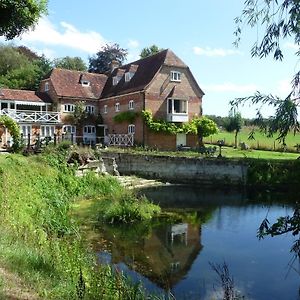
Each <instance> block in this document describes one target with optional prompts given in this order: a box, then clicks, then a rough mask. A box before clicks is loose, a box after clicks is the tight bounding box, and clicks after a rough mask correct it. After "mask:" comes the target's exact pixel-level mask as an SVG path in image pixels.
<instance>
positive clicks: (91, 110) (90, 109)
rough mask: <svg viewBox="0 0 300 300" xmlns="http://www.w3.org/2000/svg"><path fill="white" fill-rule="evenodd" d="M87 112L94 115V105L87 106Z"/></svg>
mask: <svg viewBox="0 0 300 300" xmlns="http://www.w3.org/2000/svg"><path fill="white" fill-rule="evenodd" d="M85 111H86V112H87V113H88V114H94V113H95V106H94V105H87V106H86V107H85Z"/></svg>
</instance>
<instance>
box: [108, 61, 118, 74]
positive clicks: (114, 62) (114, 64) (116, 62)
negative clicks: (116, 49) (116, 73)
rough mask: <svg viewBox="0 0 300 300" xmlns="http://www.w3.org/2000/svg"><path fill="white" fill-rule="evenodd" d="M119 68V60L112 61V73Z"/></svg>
mask: <svg viewBox="0 0 300 300" xmlns="http://www.w3.org/2000/svg"><path fill="white" fill-rule="evenodd" d="M117 68H119V62H118V61H117V60H112V61H111V63H110V72H111V73H112V72H113V70H114V69H117Z"/></svg>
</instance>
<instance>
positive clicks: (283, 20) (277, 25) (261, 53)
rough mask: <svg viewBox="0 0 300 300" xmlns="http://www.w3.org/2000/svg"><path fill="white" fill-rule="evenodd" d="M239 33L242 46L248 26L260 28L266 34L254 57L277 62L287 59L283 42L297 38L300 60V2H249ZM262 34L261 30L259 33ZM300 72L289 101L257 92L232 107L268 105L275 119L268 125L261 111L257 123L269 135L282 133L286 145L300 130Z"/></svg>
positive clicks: (239, 22) (238, 20)
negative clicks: (289, 138)
mask: <svg viewBox="0 0 300 300" xmlns="http://www.w3.org/2000/svg"><path fill="white" fill-rule="evenodd" d="M235 22H236V24H237V28H236V31H235V35H236V41H235V44H236V45H237V46H238V44H239V42H240V40H241V34H242V28H243V26H244V25H248V26H250V27H257V28H259V29H261V28H262V29H263V30H264V34H263V35H262V36H261V37H259V36H258V37H257V40H256V41H255V43H254V44H253V47H252V49H251V54H252V56H257V57H259V58H263V57H266V56H269V55H273V57H274V59H275V60H282V59H283V58H284V53H283V48H282V40H283V39H285V38H293V39H294V43H295V45H296V46H297V47H298V51H297V52H296V53H295V54H296V56H299V55H300V49H299V45H300V2H299V0H281V1H279V0H256V1H254V0H247V1H245V4H244V10H243V12H242V14H241V16H239V17H237V18H236V19H235ZM258 31H259V30H257V32H258ZM299 92H300V71H298V72H297V73H296V74H295V76H294V78H293V79H292V89H291V91H290V93H289V94H288V95H286V97H285V98H283V99H281V98H279V97H277V96H274V95H272V94H269V95H265V94H262V93H260V92H257V93H256V94H255V95H252V96H249V97H243V98H237V99H234V100H232V101H231V105H232V106H239V105H243V104H244V103H245V102H247V101H248V102H250V103H252V104H266V105H270V106H273V107H274V108H275V115H274V116H273V117H271V118H270V119H269V120H268V122H267V123H266V122H265V120H264V119H263V116H262V114H261V113H260V110H259V109H258V111H257V123H258V124H259V125H260V127H261V129H263V130H265V131H267V132H268V133H269V135H273V134H274V133H275V132H278V133H279V135H278V139H279V141H280V142H282V143H283V144H285V138H286V135H287V134H288V132H289V131H291V130H292V131H294V133H296V132H297V131H299V130H300V126H299V121H298V119H297V118H298V113H297V108H298V107H299V105H300V102H299V95H300V93H299Z"/></svg>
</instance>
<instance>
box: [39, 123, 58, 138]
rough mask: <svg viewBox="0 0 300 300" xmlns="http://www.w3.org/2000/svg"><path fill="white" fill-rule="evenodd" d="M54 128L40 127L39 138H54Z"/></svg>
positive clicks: (52, 126) (48, 126)
mask: <svg viewBox="0 0 300 300" xmlns="http://www.w3.org/2000/svg"><path fill="white" fill-rule="evenodd" d="M54 133H55V126H54V125H41V128H40V136H41V137H49V136H50V137H54Z"/></svg>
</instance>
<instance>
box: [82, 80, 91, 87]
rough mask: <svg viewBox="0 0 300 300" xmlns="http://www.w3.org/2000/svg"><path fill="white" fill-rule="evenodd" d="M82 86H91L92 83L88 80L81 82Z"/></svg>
mask: <svg viewBox="0 0 300 300" xmlns="http://www.w3.org/2000/svg"><path fill="white" fill-rule="evenodd" d="M81 85H82V86H90V85H91V83H90V82H89V81H88V80H81Z"/></svg>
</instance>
